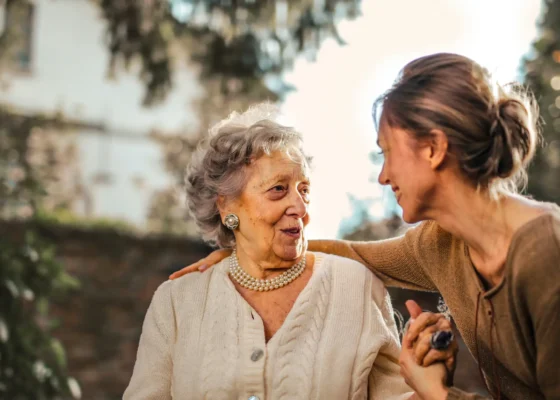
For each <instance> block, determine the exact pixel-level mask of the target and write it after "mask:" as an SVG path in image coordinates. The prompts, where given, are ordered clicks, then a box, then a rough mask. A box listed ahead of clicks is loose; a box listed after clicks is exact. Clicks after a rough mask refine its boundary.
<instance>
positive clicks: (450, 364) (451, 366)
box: [445, 356, 456, 373]
mask: <svg viewBox="0 0 560 400" xmlns="http://www.w3.org/2000/svg"><path fill="white" fill-rule="evenodd" d="M455 365H456V364H455V357H454V356H453V357H449V358H448V359H447V360H446V361H445V368H447V370H448V371H449V372H451V373H452V372H453V371H455Z"/></svg>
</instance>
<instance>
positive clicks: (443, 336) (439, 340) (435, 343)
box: [430, 331, 453, 350]
mask: <svg viewBox="0 0 560 400" xmlns="http://www.w3.org/2000/svg"><path fill="white" fill-rule="evenodd" d="M451 342H453V332H451V331H437V332H434V333H433V334H432V338H431V339H430V346H431V347H432V349H434V350H447V349H448V348H449V346H451Z"/></svg>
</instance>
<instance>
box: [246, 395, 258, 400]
mask: <svg viewBox="0 0 560 400" xmlns="http://www.w3.org/2000/svg"><path fill="white" fill-rule="evenodd" d="M247 400H261V399H259V398H258V397H257V396H251V397H249V398H248V399H247Z"/></svg>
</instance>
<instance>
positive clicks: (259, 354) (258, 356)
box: [251, 349, 264, 361]
mask: <svg viewBox="0 0 560 400" xmlns="http://www.w3.org/2000/svg"><path fill="white" fill-rule="evenodd" d="M263 355H264V351H262V350H261V349H257V350H255V351H253V354H251V361H259V360H260V359H261V358H262V356H263Z"/></svg>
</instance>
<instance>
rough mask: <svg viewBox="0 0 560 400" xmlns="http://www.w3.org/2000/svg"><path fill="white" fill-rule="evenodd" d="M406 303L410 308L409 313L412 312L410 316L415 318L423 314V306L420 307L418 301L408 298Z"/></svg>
mask: <svg viewBox="0 0 560 400" xmlns="http://www.w3.org/2000/svg"><path fill="white" fill-rule="evenodd" d="M405 304H406V308H407V310H408V313H409V314H410V318H413V319H415V318H416V317H418V316H419V315H420V314H422V312H423V311H422V308H420V306H419V305H418V303H416V302H415V301H414V300H408V301H407V302H406V303H405Z"/></svg>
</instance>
